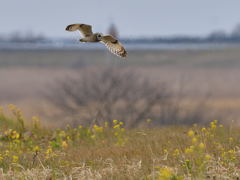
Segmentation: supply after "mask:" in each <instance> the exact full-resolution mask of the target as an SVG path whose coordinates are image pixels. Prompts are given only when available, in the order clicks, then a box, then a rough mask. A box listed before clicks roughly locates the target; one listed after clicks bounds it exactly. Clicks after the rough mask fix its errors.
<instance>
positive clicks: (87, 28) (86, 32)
mask: <svg viewBox="0 0 240 180" xmlns="http://www.w3.org/2000/svg"><path fill="white" fill-rule="evenodd" d="M76 30H79V31H80V32H81V33H82V35H83V36H84V37H87V36H91V35H92V34H93V32H92V26H91V25H87V24H70V25H68V26H67V27H66V31H76Z"/></svg>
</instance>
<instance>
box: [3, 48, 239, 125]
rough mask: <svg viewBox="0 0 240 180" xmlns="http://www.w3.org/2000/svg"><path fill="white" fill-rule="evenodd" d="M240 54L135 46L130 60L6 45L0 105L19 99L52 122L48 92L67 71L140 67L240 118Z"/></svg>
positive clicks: (229, 117) (187, 97)
mask: <svg viewBox="0 0 240 180" xmlns="http://www.w3.org/2000/svg"><path fill="white" fill-rule="evenodd" d="M239 57H240V51H239V49H238V48H230V49H216V50H159V51H158V50H141V51H137V50H134V51H133V50H132V51H130V52H129V57H128V60H127V61H122V60H120V59H119V58H118V57H115V56H112V55H111V54H109V53H108V52H107V51H101V50H89V51H86V50H31V51H27V50H24V51H1V52H0V82H1V86H0V102H1V105H7V104H16V105H17V106H19V107H21V109H23V111H24V112H25V115H26V116H27V117H31V116H32V115H39V116H41V117H43V119H46V120H47V121H48V123H49V121H50V120H51V119H52V118H49V116H50V115H51V114H54V113H53V112H54V111H55V108H54V107H52V106H50V104H49V102H48V101H47V98H45V97H44V95H45V93H48V92H50V91H51V87H52V86H55V85H56V84H57V82H58V81H59V80H64V79H65V78H66V77H68V76H82V75H83V74H84V73H86V72H89V71H90V70H98V69H101V68H106V67H114V68H117V69H128V70H129V71H134V72H137V73H139V74H140V75H141V77H143V78H148V79H149V80H150V81H152V82H153V83H157V82H164V83H166V84H167V86H168V87H169V89H170V90H171V91H174V92H175V93H176V94H181V96H183V98H182V99H184V101H187V103H188V104H189V103H190V104H191V103H193V104H197V103H198V102H201V101H202V99H207V103H206V104H207V105H208V106H209V108H210V109H211V108H212V112H217V113H218V114H219V113H221V114H222V115H224V118H222V119H224V120H226V121H233V120H234V121H235V123H238V122H239V115H240V113H239V107H240V103H239V102H240V94H239V92H240V85H239V83H238V79H239V78H240V73H239V68H240V61H239ZM213 118H214V117H213ZM215 118H218V117H215ZM215 118H214V119H215ZM53 124H54V123H53Z"/></svg>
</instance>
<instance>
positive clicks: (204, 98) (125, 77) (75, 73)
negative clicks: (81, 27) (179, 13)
mask: <svg viewBox="0 0 240 180" xmlns="http://www.w3.org/2000/svg"><path fill="white" fill-rule="evenodd" d="M239 57H240V49H239V48H229V49H212V50H141V51H138V50H130V51H129V58H128V59H127V60H121V59H118V58H117V57H114V56H112V55H111V54H109V53H108V52H106V51H101V50H31V51H30V50H29V51H27V50H22V51H20V50H19V51H13V50H11V51H10V50H2V51H0V83H1V86H0V102H1V103H0V104H1V107H0V124H1V126H0V147H1V148H0V168H1V169H0V179H49V180H50V179H83V180H85V179H116V180H117V179H144V180H183V179H186V180H190V179H220V180H221V179H239V178H240V161H239V159H240V149H239V126H238V125H239V115H240V112H239V108H240V93H239V92H240V85H239V83H238V79H240V72H239V68H240V61H239ZM106 72H108V73H106ZM131 74H133V76H131ZM78 78H80V79H78ZM142 79H147V81H146V82H145V81H141V80H142ZM75 80H76V81H75ZM116 82H118V83H116ZM69 84H70V85H69ZM68 85H69V86H68ZM158 85H161V86H158ZM105 86H106V87H105ZM109 87H111V88H109ZM160 87H163V88H162V89H161V88H160ZM158 88H159V89H158ZM122 92H124V93H122ZM159 93H160V94H159ZM55 95H56V98H55V99H54V97H53V96H55ZM151 95H154V96H151ZM155 95H156V96H155ZM65 97H67V99H64V98H65ZM154 99H157V100H158V102H155V101H154ZM55 100H61V101H60V104H57V105H56V104H55V103H53V101H55ZM70 100H72V101H70ZM13 104H14V105H13ZM15 105H16V106H15ZM126 107H127V108H126ZM149 107H151V108H149ZM76 112H77V113H76ZM87 115H88V116H87ZM131 120H132V122H138V124H136V123H135V124H134V123H133V124H131ZM195 123H197V124H195ZM129 124H131V126H130V125H129ZM132 127H133V128H132Z"/></svg>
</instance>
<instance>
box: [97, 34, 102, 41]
mask: <svg viewBox="0 0 240 180" xmlns="http://www.w3.org/2000/svg"><path fill="white" fill-rule="evenodd" d="M102 36H103V34H102V33H96V37H97V40H98V41H101V39H102Z"/></svg>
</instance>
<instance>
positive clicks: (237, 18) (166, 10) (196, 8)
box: [0, 0, 240, 38]
mask: <svg viewBox="0 0 240 180" xmlns="http://www.w3.org/2000/svg"><path fill="white" fill-rule="evenodd" d="M239 7H240V0H39V1H37V0H1V2H0V22H1V28H0V34H8V33H12V32H16V31H20V32H30V31H32V32H34V33H42V34H44V35H45V36H47V37H52V38H57V37H71V34H70V33H69V32H66V31H65V27H66V26H67V25H68V24H72V23H85V24H91V25H92V26H93V31H95V32H103V33H106V31H107V29H108V27H109V25H110V23H112V22H113V23H114V24H115V25H116V27H117V29H118V31H119V35H120V36H121V37H155V36H172V35H201V36H204V35H206V34H208V33H209V32H211V31H215V30H224V31H226V32H231V30H232V29H233V28H234V27H235V25H236V24H238V23H240V11H239Z"/></svg>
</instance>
